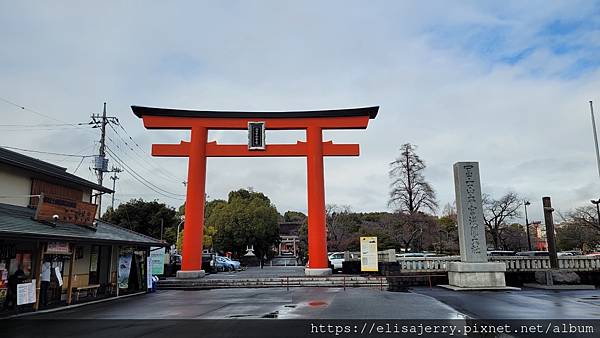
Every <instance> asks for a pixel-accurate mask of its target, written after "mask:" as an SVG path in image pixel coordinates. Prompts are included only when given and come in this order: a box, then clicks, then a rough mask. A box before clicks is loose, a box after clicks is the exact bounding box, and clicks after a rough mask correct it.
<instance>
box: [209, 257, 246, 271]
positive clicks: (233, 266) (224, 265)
mask: <svg viewBox="0 0 600 338" xmlns="http://www.w3.org/2000/svg"><path fill="white" fill-rule="evenodd" d="M215 262H216V264H217V265H216V266H217V271H235V270H239V269H240V268H241V264H240V262H238V261H234V260H232V259H230V258H229V257H225V256H216V257H215Z"/></svg>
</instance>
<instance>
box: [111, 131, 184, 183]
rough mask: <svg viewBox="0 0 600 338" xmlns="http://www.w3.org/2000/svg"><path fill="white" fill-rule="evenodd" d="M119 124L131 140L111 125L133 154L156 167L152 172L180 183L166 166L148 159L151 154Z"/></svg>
mask: <svg viewBox="0 0 600 338" xmlns="http://www.w3.org/2000/svg"><path fill="white" fill-rule="evenodd" d="M117 125H118V126H119V127H121V129H122V130H123V131H124V132H125V133H126V134H127V136H128V137H129V140H131V142H127V140H126V139H125V138H124V137H123V136H122V135H121V134H120V133H119V132H118V131H117V130H116V129H115V128H114V127H113V126H112V125H111V126H110V127H111V128H112V129H113V131H114V132H115V134H117V136H119V138H120V139H121V142H123V143H124V144H125V146H126V147H127V149H129V150H131V152H132V153H133V154H135V155H136V156H137V158H139V159H140V160H142V161H144V162H145V163H146V165H149V166H151V167H153V168H154V169H155V171H153V172H152V173H154V174H160V175H161V176H162V177H163V178H165V179H167V180H169V181H171V182H176V183H179V180H178V179H176V178H174V177H176V175H173V173H170V172H168V171H166V170H165V169H164V168H162V167H160V166H157V165H156V163H154V162H152V161H150V160H149V159H148V156H150V157H151V155H150V154H148V153H147V152H146V151H144V149H143V148H142V147H141V146H140V145H139V144H138V143H137V142H136V141H135V140H134V139H133V138H132V137H131V135H129V133H127V131H126V130H125V128H123V126H122V125H121V124H120V123H117ZM129 143H133V144H135V145H136V146H137V147H138V148H139V149H140V150H141V152H142V154H141V155H140V152H139V151H136V150H135V149H134V148H133V147H132V146H131V145H130V144H129Z"/></svg>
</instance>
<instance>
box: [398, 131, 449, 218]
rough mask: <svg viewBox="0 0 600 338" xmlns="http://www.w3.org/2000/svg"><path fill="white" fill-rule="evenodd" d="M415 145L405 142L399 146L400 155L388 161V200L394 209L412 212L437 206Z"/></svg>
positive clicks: (432, 209)
mask: <svg viewBox="0 0 600 338" xmlns="http://www.w3.org/2000/svg"><path fill="white" fill-rule="evenodd" d="M415 149H416V146H414V145H412V144H410V143H405V144H403V145H402V146H401V147H400V156H399V157H398V158H396V160H395V161H394V162H392V163H390V171H389V175H390V178H391V179H392V183H391V188H392V190H391V191H390V200H389V202H388V204H389V205H390V206H395V207H396V211H398V212H406V213H409V214H414V213H416V212H418V211H424V210H425V209H428V210H430V211H432V212H435V210H436V209H437V207H438V204H437V200H436V195H435V191H434V190H433V188H432V187H431V185H430V184H429V183H428V182H427V181H426V180H425V177H424V176H423V170H424V169H425V162H423V160H421V158H419V156H418V155H417V154H416V152H415Z"/></svg>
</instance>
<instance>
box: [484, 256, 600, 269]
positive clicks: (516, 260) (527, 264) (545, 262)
mask: <svg viewBox="0 0 600 338" xmlns="http://www.w3.org/2000/svg"><path fill="white" fill-rule="evenodd" d="M490 260H492V261H495V262H504V263H505V264H506V271H508V272H517V271H540V270H546V269H550V258H548V257H540V256H538V257H522V256H498V257H491V259H490ZM558 267H559V268H560V269H566V270H573V271H599V270H600V257H588V256H563V257H558Z"/></svg>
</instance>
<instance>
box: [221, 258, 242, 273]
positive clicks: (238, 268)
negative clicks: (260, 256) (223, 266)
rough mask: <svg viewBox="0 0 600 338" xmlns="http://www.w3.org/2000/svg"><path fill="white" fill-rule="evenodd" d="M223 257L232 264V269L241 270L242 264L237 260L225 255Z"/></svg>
mask: <svg viewBox="0 0 600 338" xmlns="http://www.w3.org/2000/svg"><path fill="white" fill-rule="evenodd" d="M223 258H225V260H226V261H227V262H228V263H229V264H231V265H232V266H233V269H234V270H241V269H242V264H241V263H240V262H239V261H236V260H233V259H231V258H229V257H227V256H223Z"/></svg>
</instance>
